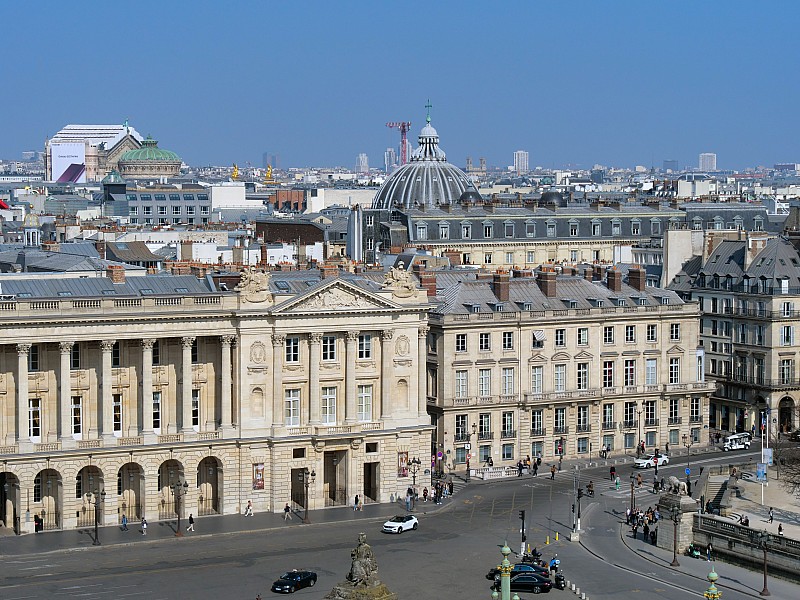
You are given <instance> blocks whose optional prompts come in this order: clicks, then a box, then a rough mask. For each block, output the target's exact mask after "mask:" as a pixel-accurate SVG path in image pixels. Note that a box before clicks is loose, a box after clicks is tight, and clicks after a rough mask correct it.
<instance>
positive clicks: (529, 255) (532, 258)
mask: <svg viewBox="0 0 800 600" xmlns="http://www.w3.org/2000/svg"><path fill="white" fill-rule="evenodd" d="M525 262H528V263H532V262H536V253H535V252H534V251H533V250H528V251H527V252H526V253H525Z"/></svg>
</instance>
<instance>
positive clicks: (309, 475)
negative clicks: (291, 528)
mask: <svg viewBox="0 0 800 600" xmlns="http://www.w3.org/2000/svg"><path fill="white" fill-rule="evenodd" d="M298 478H299V479H300V482H301V483H302V484H303V489H304V490H305V496H304V500H305V505H306V510H305V514H304V515H303V523H306V524H308V523H311V519H309V518H308V486H310V485H311V484H312V483H314V480H315V479H316V478H317V472H316V471H315V470H314V469H311V470H310V471H309V470H308V467H305V468H304V469H303V470H302V471H300V473H299V474H298Z"/></svg>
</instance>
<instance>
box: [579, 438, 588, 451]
mask: <svg viewBox="0 0 800 600" xmlns="http://www.w3.org/2000/svg"><path fill="white" fill-rule="evenodd" d="M588 451H589V438H587V437H580V438H578V454H586V453H587V452H588Z"/></svg>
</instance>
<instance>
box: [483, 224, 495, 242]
mask: <svg viewBox="0 0 800 600" xmlns="http://www.w3.org/2000/svg"><path fill="white" fill-rule="evenodd" d="M483 237H484V238H486V239H487V240H488V239H491V238H492V237H494V236H493V234H492V226H491V224H489V225H484V226H483Z"/></svg>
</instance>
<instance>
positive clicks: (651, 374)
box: [644, 358, 658, 385]
mask: <svg viewBox="0 0 800 600" xmlns="http://www.w3.org/2000/svg"><path fill="white" fill-rule="evenodd" d="M644 384H645V385H658V359H657V358H647V359H645V361H644Z"/></svg>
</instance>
